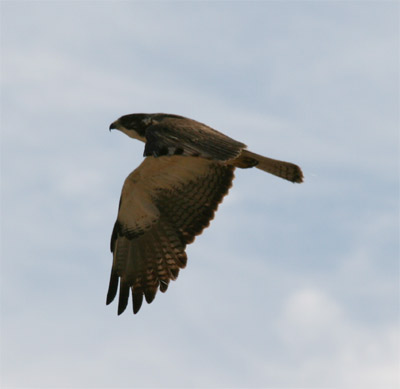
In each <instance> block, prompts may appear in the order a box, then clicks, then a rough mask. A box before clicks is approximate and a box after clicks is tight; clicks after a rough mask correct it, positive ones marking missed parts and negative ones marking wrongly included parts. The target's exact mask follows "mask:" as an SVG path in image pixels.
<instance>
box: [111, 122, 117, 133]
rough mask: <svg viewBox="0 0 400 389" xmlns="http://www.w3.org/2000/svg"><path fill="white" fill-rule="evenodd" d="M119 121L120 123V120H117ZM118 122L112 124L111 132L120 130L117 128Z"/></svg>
mask: <svg viewBox="0 0 400 389" xmlns="http://www.w3.org/2000/svg"><path fill="white" fill-rule="evenodd" d="M117 121H118V120H117ZM117 121H115V122H112V123H111V124H110V131H111V130H117V129H118V127H117Z"/></svg>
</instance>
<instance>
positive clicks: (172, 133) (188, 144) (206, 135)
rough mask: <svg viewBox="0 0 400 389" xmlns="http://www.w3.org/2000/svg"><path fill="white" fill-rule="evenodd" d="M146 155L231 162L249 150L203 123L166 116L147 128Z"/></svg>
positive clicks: (242, 144)
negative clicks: (177, 155)
mask: <svg viewBox="0 0 400 389" xmlns="http://www.w3.org/2000/svg"><path fill="white" fill-rule="evenodd" d="M145 135H146V146H145V150H144V155H145V156H150V155H152V156H156V157H157V156H161V155H174V154H182V155H186V156H190V155H191V156H200V157H203V158H208V159H212V160H216V161H227V160H229V159H232V158H235V157H237V156H239V154H240V153H241V151H242V150H243V149H244V148H246V145H245V144H244V143H241V142H238V141H236V140H234V139H232V138H230V137H229V136H226V135H224V134H222V133H220V132H219V131H216V130H214V129H213V128H211V127H208V126H206V125H205V124H203V123H199V122H197V121H195V120H192V119H188V118H184V117H163V118H162V120H161V121H159V122H157V121H156V122H155V124H153V125H151V126H149V127H148V128H147V129H146V134H145Z"/></svg>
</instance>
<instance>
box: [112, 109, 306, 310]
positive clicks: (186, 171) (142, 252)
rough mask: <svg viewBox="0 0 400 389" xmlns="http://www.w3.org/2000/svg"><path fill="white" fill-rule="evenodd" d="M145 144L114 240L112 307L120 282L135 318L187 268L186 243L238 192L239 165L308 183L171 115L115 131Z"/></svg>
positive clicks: (124, 120) (143, 117)
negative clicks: (236, 173) (232, 189)
mask: <svg viewBox="0 0 400 389" xmlns="http://www.w3.org/2000/svg"><path fill="white" fill-rule="evenodd" d="M112 129H117V130H120V131H122V132H123V133H125V134H126V135H128V136H130V137H131V138H135V139H139V140H141V141H143V142H145V147H144V157H146V158H145V159H144V161H143V162H142V163H141V165H140V166H139V167H138V168H137V169H135V170H134V171H133V172H132V173H131V174H129V176H128V177H127V178H126V180H125V183H124V186H123V188H122V193H121V199H120V202H119V210H118V217H117V221H116V222H115V225H114V229H113V232H112V236H111V252H112V253H113V264H112V269H111V278H110V285H109V289H108V294H107V304H110V303H111V302H112V301H113V300H114V298H115V296H116V294H117V289H118V284H119V303H118V315H120V314H121V313H122V312H123V311H124V310H125V308H126V306H127V304H128V300H129V290H131V294H132V305H133V313H137V312H138V311H139V309H140V307H141V305H142V302H143V296H144V297H145V299H146V301H147V302H148V303H151V302H152V301H153V299H154V297H155V295H156V293H157V290H158V289H160V291H161V292H165V291H166V290H167V288H168V285H169V282H170V280H175V279H176V278H177V277H178V274H179V270H180V269H182V268H184V267H185V266H186V262H187V257H186V253H185V248H186V245H187V244H189V243H192V242H193V240H194V239H195V237H196V236H197V235H199V234H201V232H202V231H203V229H204V228H206V227H208V225H209V224H210V221H211V220H212V219H213V218H214V213H215V211H216V210H217V208H218V205H219V204H220V203H221V201H222V199H223V197H224V196H225V195H226V194H227V193H228V190H229V188H230V187H231V186H232V180H233V177H234V174H233V173H234V170H235V168H236V167H239V168H242V169H246V168H251V167H256V168H258V169H261V170H264V171H266V172H268V173H271V174H274V175H276V176H278V177H281V178H284V179H286V180H289V181H292V182H298V183H300V182H302V181H303V173H302V171H301V169H300V168H299V167H298V166H297V165H294V164H292V163H288V162H283V161H277V160H275V159H270V158H266V157H263V156H261V155H258V154H255V153H252V152H251V151H248V150H247V149H246V145H245V144H243V143H240V142H237V141H236V140H234V139H232V138H229V137H228V136H226V135H224V134H222V133H220V132H218V131H216V130H214V129H212V128H211V127H208V126H206V125H205V124H202V123H199V122H197V121H195V120H192V119H188V118H185V117H182V116H178V115H170V114H164V113H154V114H143V113H140V114H131V115H125V116H122V117H121V118H119V119H118V120H116V121H115V122H113V123H112V124H111V125H110V130H112Z"/></svg>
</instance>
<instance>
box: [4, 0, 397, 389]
mask: <svg viewBox="0 0 400 389" xmlns="http://www.w3.org/2000/svg"><path fill="white" fill-rule="evenodd" d="M0 48H1V90H2V91H1V385H2V387H4V388H31V387H32V388H33V387H35V388H61V387H62V388H106V387H110V388H111V387H113V388H127V387H132V388H141V387H143V388H150V387H151V388H326V387H330V388H332V387H334V388H377V387H379V388H397V387H398V386H399V385H400V379H399V345H400V336H399V335H400V334H399V324H400V323H399V133H398V128H399V3H398V2H390V1H379V2H374V1H368V2H364V1H353V2H352V1H340V2H338V1H335V2H334V1H324V2H322V1H321V2H316V1H309V2H308V1H307V2H306V1H296V2H289V1H248V2H242V1H235V2H229V1H218V2H217V1H215V2H214V1H204V2H196V1H190V2H189V1H164V2H160V1H149V2H140V1H66V2H64V1H29V2H28V1H2V2H1V45H0ZM135 112H166V113H174V114H180V115H183V116H187V117H190V118H193V119H196V120H199V121H201V122H203V123H206V124H208V125H210V126H211V127H213V128H215V129H218V130H219V131H221V132H224V133H225V134H227V135H229V136H231V137H233V138H235V139H237V140H239V141H241V142H244V143H246V144H247V145H248V147H249V149H250V150H252V151H254V152H256V153H259V154H263V155H266V156H269V157H272V158H277V159H282V160H286V161H290V162H294V163H297V164H299V165H300V166H301V167H302V169H303V171H304V175H305V182H304V183H303V184H301V185H297V184H291V183H288V182H286V181H283V180H280V179H278V178H276V177H274V176H271V175H267V174H265V173H263V172H261V171H259V170H257V169H249V170H240V171H239V170H237V171H236V178H235V181H234V186H233V188H232V189H231V190H230V194H229V196H228V197H226V198H225V200H224V202H223V204H222V205H221V206H220V207H219V210H218V212H217V214H216V218H215V220H213V221H212V223H211V226H210V227H209V228H208V229H207V230H205V231H204V233H203V234H202V235H201V236H199V237H198V238H197V239H196V241H195V242H194V244H192V245H190V246H188V249H187V253H188V257H189V260H188V266H187V268H186V269H185V270H183V271H181V272H180V275H179V278H178V279H177V281H176V282H173V283H172V284H171V285H170V287H169V289H168V291H167V293H165V294H162V293H158V295H157V296H156V299H155V300H154V301H153V303H152V304H151V305H147V304H144V305H143V307H142V308H141V311H140V312H139V314H137V315H133V314H132V312H131V309H127V311H126V312H125V313H124V314H122V315H121V316H117V304H116V303H115V302H114V303H113V304H111V305H110V306H106V305H105V298H106V292H107V287H108V281H109V274H110V269H111V262H112V258H111V253H110V252H109V239H110V234H111V230H112V227H113V223H114V221H115V218H116V214H117V207H118V201H119V195H120V191H121V188H122V184H123V181H124V179H125V177H126V176H127V175H128V174H129V173H130V172H131V171H132V170H133V169H134V168H135V167H136V166H138V165H139V164H140V163H141V161H142V158H143V157H142V153H143V144H142V143H140V142H138V141H136V140H133V139H130V138H128V137H127V136H126V135H124V134H122V133H119V132H112V133H110V132H109V131H108V127H109V124H110V123H111V122H112V121H114V120H115V119H117V118H118V117H120V116H121V115H124V114H128V113H135Z"/></svg>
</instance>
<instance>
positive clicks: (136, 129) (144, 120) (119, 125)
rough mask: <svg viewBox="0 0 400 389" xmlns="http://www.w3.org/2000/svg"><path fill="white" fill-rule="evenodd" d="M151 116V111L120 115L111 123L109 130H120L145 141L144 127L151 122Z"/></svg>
mask: <svg viewBox="0 0 400 389" xmlns="http://www.w3.org/2000/svg"><path fill="white" fill-rule="evenodd" d="M153 116H154V114H151V113H133V114H130V115H124V116H121V117H120V118H119V119H118V120H116V121H115V122H113V123H111V125H110V131H111V130H120V131H122V132H123V133H125V134H126V135H128V136H130V137H131V138H135V139H139V140H141V141H143V142H145V141H146V139H145V132H146V128H147V127H149V126H150V125H151V124H152V122H153Z"/></svg>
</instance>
